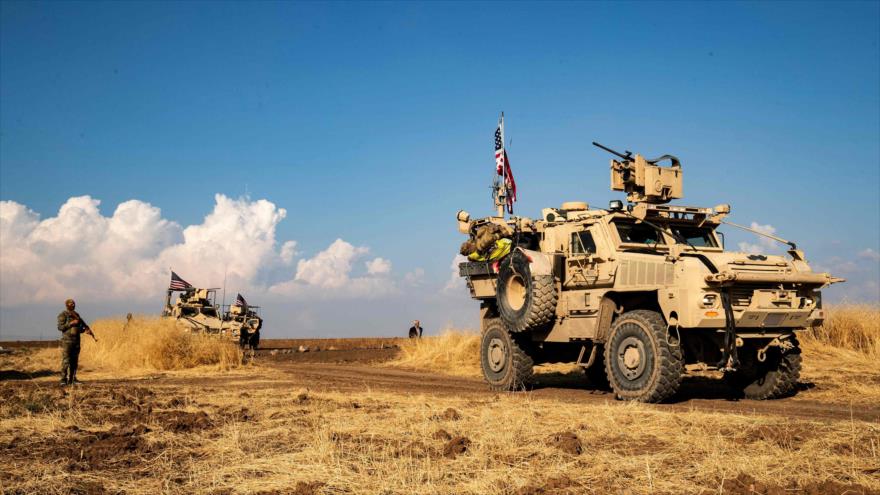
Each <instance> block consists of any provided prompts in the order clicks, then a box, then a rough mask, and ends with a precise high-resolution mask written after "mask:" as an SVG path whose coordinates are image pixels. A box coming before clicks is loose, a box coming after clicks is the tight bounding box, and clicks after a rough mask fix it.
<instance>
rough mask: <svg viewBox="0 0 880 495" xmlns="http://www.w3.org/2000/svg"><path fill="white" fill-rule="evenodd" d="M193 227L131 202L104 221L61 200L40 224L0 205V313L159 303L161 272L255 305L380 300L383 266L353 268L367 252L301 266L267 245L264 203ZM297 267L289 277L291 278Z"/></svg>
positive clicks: (269, 219) (88, 204)
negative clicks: (262, 300) (276, 296)
mask: <svg viewBox="0 0 880 495" xmlns="http://www.w3.org/2000/svg"><path fill="white" fill-rule="evenodd" d="M214 200H215V204H214V208H213V210H212V211H211V212H210V213H209V214H208V215H207V216H206V217H205V218H204V220H203V221H202V223H200V224H196V225H190V226H187V227H185V228H184V227H182V226H180V225H178V224H177V223H175V222H173V221H170V220H167V219H165V218H163V217H162V212H161V210H160V209H159V208H157V207H155V206H152V205H150V204H149V203H145V202H143V201H138V200H130V201H126V202H124V203H121V204H119V205H118V206H117V207H116V209H115V210H114V212H113V214H112V215H110V216H104V215H103V214H102V213H101V212H100V210H99V208H98V207H99V206H100V204H101V203H100V201H99V200H97V199H94V198H92V197H90V196H79V197H73V198H70V199H68V200H67V201H66V202H65V203H64V204H63V205H62V206H61V208H60V209H59V211H58V214H57V215H56V216H53V217H49V218H46V219H42V220H41V219H40V216H39V215H38V214H37V213H35V212H34V211H32V210H30V209H29V208H27V207H26V206H25V205H22V204H19V203H17V202H14V201H0V306H4V307H10V306H18V305H21V304H26V303H52V304H56V303H58V302H59V301H63V300H64V299H66V298H68V297H74V298H77V297H79V298H84V297H85V298H92V299H100V300H109V301H149V300H158V299H159V298H160V297H161V294H162V291H163V289H164V288H166V287H167V284H168V280H169V268H173V269H174V271H175V272H177V273H178V274H180V275H181V276H182V277H183V278H184V279H186V280H187V281H188V282H190V283H192V284H194V285H196V286H200V287H219V286H220V285H221V284H222V283H223V281H224V278H225V279H226V285H227V287H228V288H229V289H230V290H236V291H239V292H242V293H245V294H247V295H248V297H249V298H250V299H253V298H252V297H251V296H250V294H252V293H255V294H254V296H255V297H257V298H258V297H259V296H260V295H261V294H266V293H269V292H281V293H285V291H283V290H282V291H273V290H272V289H273V288H277V287H284V286H285V284H287V285H295V286H296V290H295V291H288V292H289V294H291V295H292V294H297V295H302V294H308V293H309V292H310V291H318V292H321V295H322V296H323V297H332V296H334V295H335V292H338V293H339V295H345V296H349V295H351V294H352V287H354V289H355V293H360V294H363V293H370V294H387V293H388V292H389V291H391V290H393V287H394V282H393V281H392V280H390V278H389V277H388V275H389V273H390V272H391V262H390V261H388V260H386V259H384V258H375V259H373V260H371V261H369V262H368V265H367V270H366V273H364V274H363V275H357V276H355V275H352V267H353V263H354V262H355V261H356V260H358V259H360V258H361V257H362V256H365V255H366V254H367V253H368V251H369V250H368V249H367V248H365V247H355V246H353V245H352V244H350V243H348V242H345V241H343V240H342V239H338V240H336V241H335V242H334V243H333V244H331V245H330V247H328V248H327V249H326V250H324V251H321V252H320V253H318V254H317V255H315V256H314V257H312V258H308V259H300V260H298V261H296V257H297V256H299V253H298V252H297V250H296V248H297V243H296V242H295V241H292V240H288V241H285V242H282V243H280V245H279V242H278V241H277V239H276V228H277V226H278V224H279V223H280V222H281V221H282V220H283V219H284V218H285V217H286V215H287V212H286V211H285V210H284V209H283V208H279V207H277V206H276V205H275V204H273V203H272V202H270V201H267V200H256V201H251V200H249V199H247V198H242V199H232V198H229V197H226V196H224V195H222V194H217V195H216V196H215V197H214ZM294 263H296V265H295V266H296V270H295V271H294V270H293V267H294Z"/></svg>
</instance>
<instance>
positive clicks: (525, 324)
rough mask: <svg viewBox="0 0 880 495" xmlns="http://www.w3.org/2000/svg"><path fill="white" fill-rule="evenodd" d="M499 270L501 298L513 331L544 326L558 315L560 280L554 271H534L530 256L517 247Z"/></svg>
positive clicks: (500, 304) (503, 315)
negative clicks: (542, 273) (543, 272)
mask: <svg viewBox="0 0 880 495" xmlns="http://www.w3.org/2000/svg"><path fill="white" fill-rule="evenodd" d="M500 265H501V266H500V267H499V270H498V280H497V301H498V312H499V313H500V315H501V319H502V320H504V323H506V324H507V328H509V329H510V331H511V332H525V331H527V330H537V329H541V328H544V327H545V326H547V325H549V324H550V323H552V322H553V320H554V319H555V317H556V301H557V299H558V297H559V296H558V294H557V293H556V282H555V281H554V280H553V276H552V275H532V270H531V267H530V266H529V260H528V259H527V258H526V257H525V255H524V254H523V253H522V252H521V251H518V250H517V251H514V252H513V253H512V254H511V255H510V257H509V258H507V259H506V260H504V261H502V262H501V264H500Z"/></svg>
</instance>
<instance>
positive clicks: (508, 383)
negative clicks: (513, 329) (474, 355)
mask: <svg viewBox="0 0 880 495" xmlns="http://www.w3.org/2000/svg"><path fill="white" fill-rule="evenodd" d="M517 340H518V339H517V337H516V336H514V335H511V334H510V332H508V331H507V328H505V327H504V324H503V323H502V322H501V321H500V320H494V321H491V322H489V323H487V325H486V330H485V331H483V334H482V336H481V337H480V368H481V369H482V370H483V377H484V378H485V379H486V381H487V382H488V383H489V388H490V389H492V390H496V391H503V390H518V389H521V388H523V387H524V386H525V385H526V384H528V383H529V382H530V381H531V378H532V366H533V365H534V362H533V361H532V358H531V357H529V355H528V354H527V353H526V352H525V350H524V348H525V344H520V343H519V342H517Z"/></svg>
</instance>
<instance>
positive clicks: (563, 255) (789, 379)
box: [458, 143, 843, 402]
mask: <svg viewBox="0 0 880 495" xmlns="http://www.w3.org/2000/svg"><path fill="white" fill-rule="evenodd" d="M594 144H596V143H594ZM597 146H600V147H602V148H603V149H605V150H607V151H610V152H612V153H614V154H615V155H616V156H617V158H618V159H613V160H611V188H612V189H613V190H615V191H623V192H625V193H626V194H627V203H626V204H624V203H623V202H622V201H620V200H615V201H611V203H610V205H609V207H608V208H607V209H598V208H590V207H589V206H588V205H587V204H586V203H582V202H569V203H563V204H562V205H561V207H560V208H545V209H544V210H543V211H542V214H541V218H540V219H537V220H532V219H529V218H524V217H512V218H504V216H503V209H502V206H503V205H504V204H505V202H506V201H505V194H506V191H505V190H504V186H503V184H501V185H497V186H496V192H495V202H496V207H498V213H497V215H496V216H492V217H487V218H482V219H477V220H472V219H471V218H470V215H469V214H468V213H467V212H464V211H461V212H459V213H458V224H459V230H460V231H461V232H462V233H465V234H469V236H470V239H469V241H467V242H466V243H465V244H464V245H463V246H462V251H467V250H470V249H475V246H477V245H481V247H482V248H483V249H484V250H485V252H484V253H480V252H472V253H470V256H469V258H470V259H471V260H473V259H477V260H481V259H486V261H468V262H464V263H461V264H460V267H459V268H460V274H461V276H462V277H465V278H466V279H467V285H468V288H469V289H470V292H471V296H472V297H473V298H474V299H477V300H479V301H480V317H481V326H482V336H481V349H480V363H481V367H482V370H483V375H484V377H485V379H486V381H487V382H489V385H490V387H491V388H492V389H494V390H512V389H517V388H520V387H522V386H523V385H524V384H525V383H527V382H528V381H529V379H530V377H531V376H532V366H533V365H534V364H538V363H544V362H575V363H577V364H578V365H580V366H582V367H584V368H585V369H586V372H587V375H588V376H590V377H591V379H592V380H595V381H598V382H602V381H605V380H607V383H610V386H611V388H612V389H613V390H614V392H615V393H616V395H617V397H618V398H620V399H625V400H637V401H642V402H659V401H662V400H664V399H667V398H669V397H671V396H672V395H673V394H675V392H676V390H677V389H678V387H679V384H680V383H681V379H682V375H683V374H684V373H685V372H686V369H695V368H696V369H702V370H706V369H710V370H711V369H715V370H722V371H724V375H725V378H726V381H727V382H728V383H729V384H731V385H732V386H733V387H734V388H735V389H736V390H738V391H740V392H741V395H743V396H745V397H747V398H752V399H771V398H776V397H780V396H784V395H786V394H790V393H793V392H794V390H795V385H796V383H797V380H798V376H799V373H800V368H801V356H800V349H799V347H798V340H797V337H796V332H797V331H799V330H803V329H806V328H809V327H811V326H816V325H819V324H820V323H821V322H822V320H823V318H824V314H823V310H822V302H821V295H820V293H819V289H820V288H822V287H824V286H826V285H828V284H831V283H835V282H842V281H843V280H842V279H838V278H834V277H832V276H831V275H829V274H827V273H815V272H813V271H812V270H811V269H810V266H809V265H808V264H807V262H806V260H805V259H804V254H803V252H801V251H800V250H798V249H797V247H796V246H795V244H794V243H790V242H788V241H785V240H783V239H780V238H778V237H775V236H768V237H770V238H772V239H775V240H777V241H780V242H783V243H786V244H788V245H789V250H788V257H783V256H770V255H751V254H747V253H742V252H731V251H726V250H725V249H724V243H723V241H724V239H723V236H721V235H720V233H719V232H717V231H716V229H717V228H718V227H719V225H721V224H722V223H724V224H728V225H731V226H734V227H739V228H744V229H746V230H751V229H747V228H745V227H741V226H738V225H735V224H732V223H729V222H726V221H724V217H725V216H726V215H727V214H728V213H729V212H730V207H729V206H728V205H719V206H715V207H713V208H704V207H694V206H678V205H670V204H668V203H669V201H670V200H673V199H679V198H681V197H682V167H681V164H680V162H679V160H678V159H677V158H675V157H674V156H670V155H664V156H662V157H660V158H658V159H655V160H646V159H645V158H643V157H642V156H640V155H635V156H633V155H632V154H631V153H630V152H626V153H624V154H621V153H617V152H614V151H612V150H609V149H608V148H605V147H603V146H601V145H598V144H597ZM664 162H668V164H666V165H665V166H664V165H661V163H664ZM751 231H752V232H754V233H756V234H760V235H766V234H761V233H760V232H756V231H753V230H751ZM487 232H488V233H489V234H487ZM490 234H491V235H493V236H494V237H488V240H489V241H491V240H493V239H496V238H498V237H506V238H507V239H509V241H508V242H511V241H512V246H513V247H512V249H511V250H510V254H506V255H505V256H504V257H502V258H500V259H495V260H493V259H492V254H491V253H490V251H489V250H490V249H493V246H492V245H491V242H487V235H490ZM480 241H482V242H480ZM497 245H499V246H500V244H497ZM463 254H468V253H464V252H463Z"/></svg>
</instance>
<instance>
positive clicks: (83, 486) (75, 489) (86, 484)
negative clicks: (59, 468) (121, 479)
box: [69, 481, 110, 495]
mask: <svg viewBox="0 0 880 495" xmlns="http://www.w3.org/2000/svg"><path fill="white" fill-rule="evenodd" d="M69 493H70V495H105V494H107V493H110V492H109V491H107V489H106V488H104V485H103V484H101V483H100V482H98V481H79V482H76V483H74V484H73V486H71V487H70V492H69Z"/></svg>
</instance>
